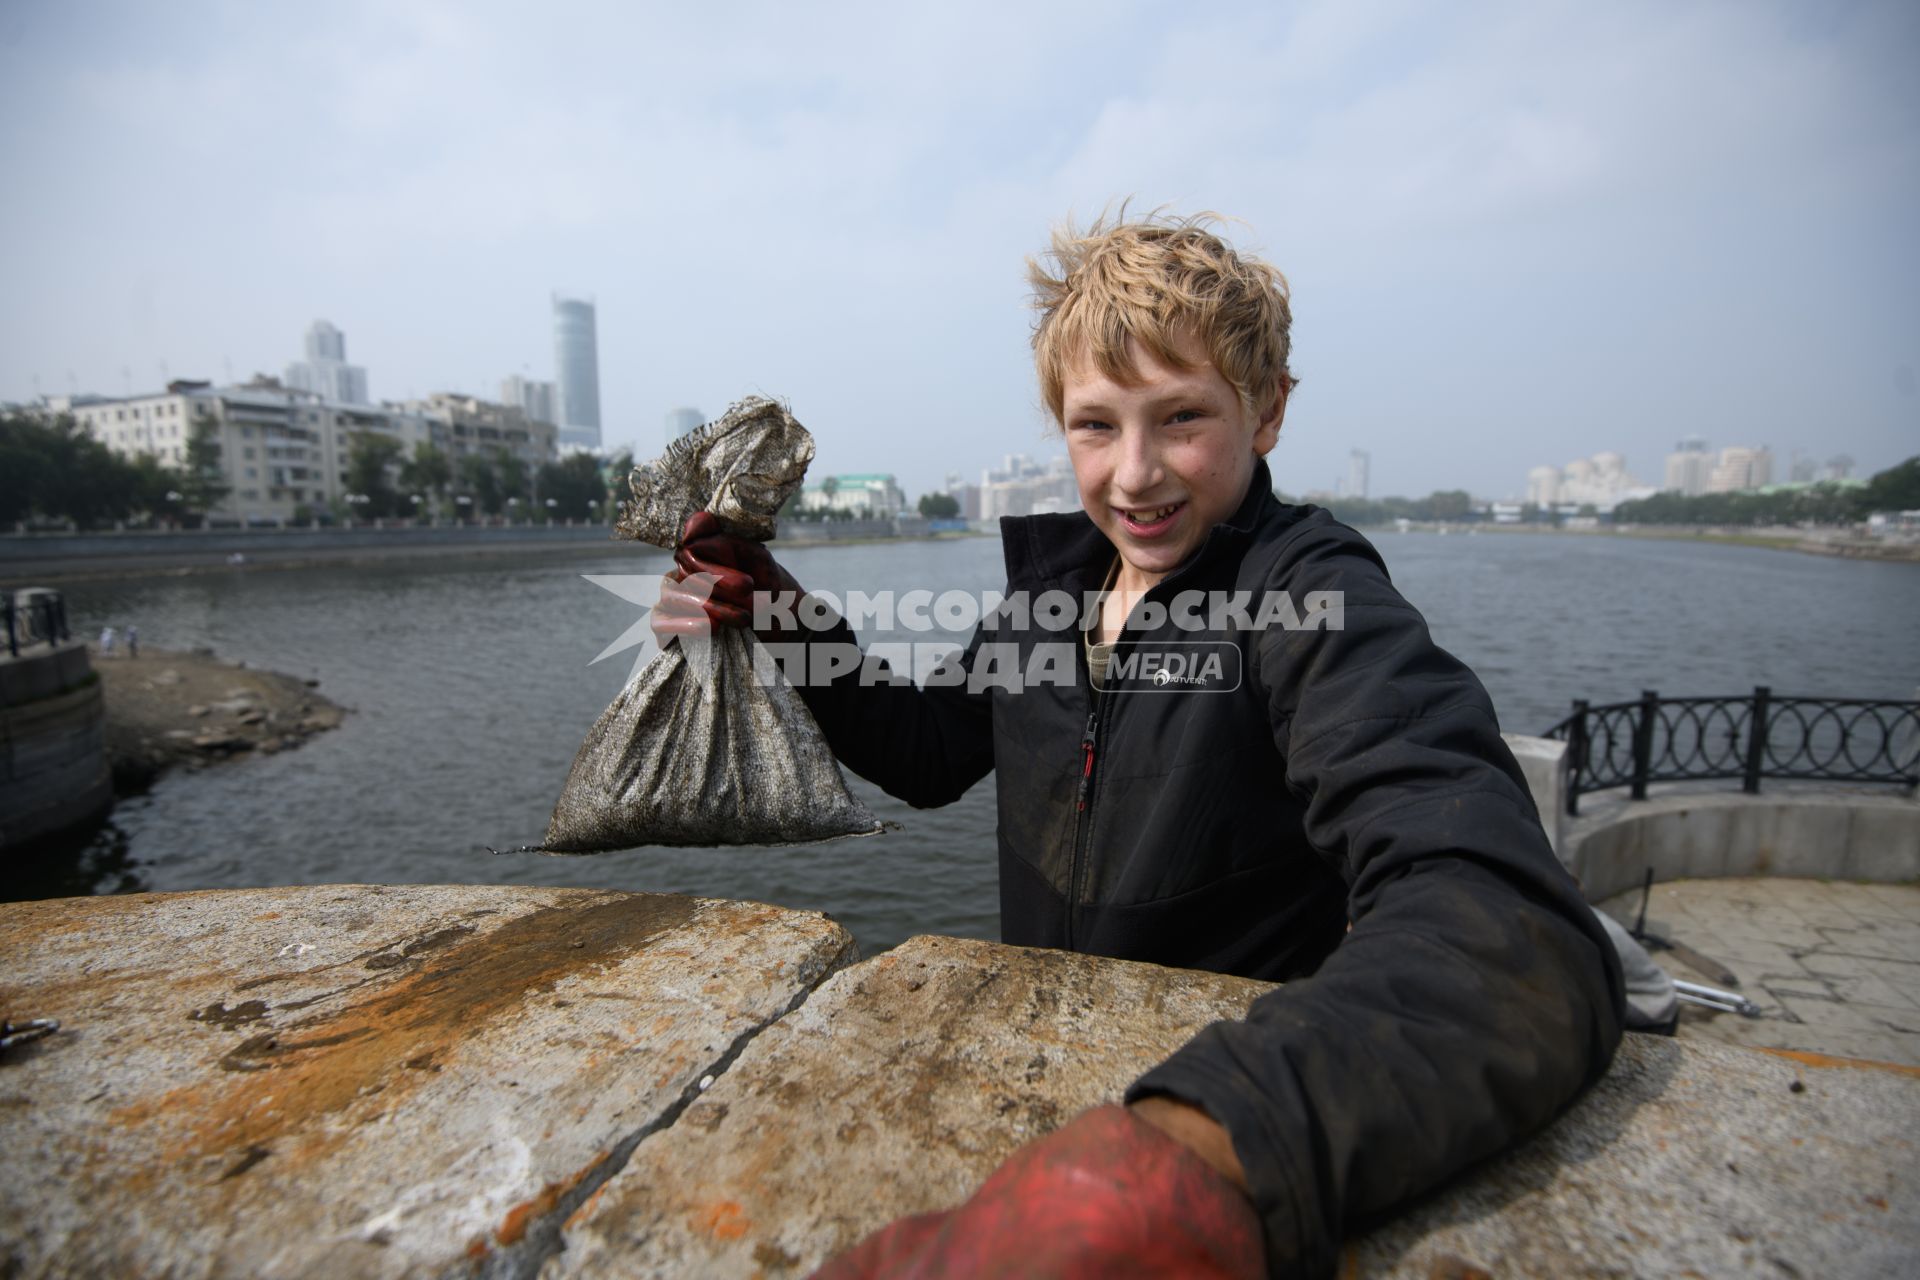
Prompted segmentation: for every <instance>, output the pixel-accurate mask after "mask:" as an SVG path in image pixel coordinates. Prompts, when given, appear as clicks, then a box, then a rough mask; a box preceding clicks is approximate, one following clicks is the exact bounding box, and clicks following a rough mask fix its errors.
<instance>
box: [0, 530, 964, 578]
mask: <svg viewBox="0 0 1920 1280" xmlns="http://www.w3.org/2000/svg"><path fill="white" fill-rule="evenodd" d="M867 523H868V524H873V523H877V522H867ZM823 533H824V530H823V529H822V528H821V527H820V526H815V525H801V526H797V527H796V529H795V530H794V531H793V532H792V533H789V534H785V535H783V536H781V537H780V538H778V539H777V540H776V542H775V546H776V547H778V548H779V549H781V550H786V549H791V548H797V547H819V546H856V545H872V544H874V543H883V542H885V543H891V542H925V541H941V540H949V539H965V538H974V537H997V536H998V535H997V534H991V533H959V532H946V531H942V532H939V533H925V534H889V533H878V532H870V531H867V530H865V529H861V528H853V527H851V526H850V525H840V526H832V527H831V536H822V535H823ZM656 552H659V548H656V547H649V546H646V545H644V544H641V543H636V542H626V541H621V540H618V539H616V538H614V537H613V531H612V529H611V528H610V527H608V526H606V525H589V524H576V525H566V524H552V525H457V526H448V525H442V526H420V525H403V526H398V527H391V528H372V527H367V528H351V529H347V528H289V529H214V530H175V531H172V532H124V533H68V534H12V535H5V536H0V578H5V579H7V580H9V581H11V582H13V583H14V584H16V585H24V584H29V583H30V584H33V585H40V586H59V585H62V584H66V583H71V582H88V581H105V580H110V579H115V578H125V577H128V576H131V575H134V574H140V575H157V576H164V577H188V576H194V575H204V574H221V573H224V574H234V573H248V572H253V571H257V570H260V569H306V568H318V567H332V568H339V567H352V566H354V565H384V564H393V563H397V562H412V561H442V562H448V561H450V562H458V561H462V560H486V561H488V562H489V563H513V562H516V561H518V562H522V563H526V562H538V561H541V560H547V559H552V558H555V557H558V556H566V555H572V556H581V555H596V554H605V555H621V554H630V555H636V556H646V555H652V554H654V553H656Z"/></svg>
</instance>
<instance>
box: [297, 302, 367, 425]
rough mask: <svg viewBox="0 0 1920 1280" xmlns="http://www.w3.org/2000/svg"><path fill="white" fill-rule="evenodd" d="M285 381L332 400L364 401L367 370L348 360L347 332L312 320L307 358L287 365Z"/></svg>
mask: <svg viewBox="0 0 1920 1280" xmlns="http://www.w3.org/2000/svg"><path fill="white" fill-rule="evenodd" d="M286 385H287V386H288V387H291V388H292V389H294V390H295V391H310V392H312V393H313V394H314V395H316V396H318V397H320V399H322V400H329V401H332V402H333V403H335V404H367V403H370V401H369V398H368V395H367V371H366V370H365V369H363V368H361V367H360V366H359V365H357V364H348V363H347V335H346V334H344V333H342V332H340V330H338V329H336V328H334V327H333V325H331V324H329V323H327V322H326V321H325V320H315V321H314V322H313V325H312V327H311V328H309V329H308V330H307V358H306V359H305V360H303V361H295V362H294V363H292V364H290V365H288V366H287V370H286Z"/></svg>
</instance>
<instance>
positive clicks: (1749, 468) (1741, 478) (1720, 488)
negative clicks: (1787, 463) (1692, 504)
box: [1707, 445, 1773, 493]
mask: <svg viewBox="0 0 1920 1280" xmlns="http://www.w3.org/2000/svg"><path fill="white" fill-rule="evenodd" d="M1772 483H1773V454H1772V452H1771V451H1770V450H1768V449H1767V448H1765V447H1764V446H1762V447H1760V448H1750V447H1748V446H1746V445H1732V446H1730V447H1728V448H1725V449H1722V450H1721V451H1720V461H1719V463H1718V464H1717V465H1716V466H1715V467H1714V469H1713V475H1712V476H1711V477H1710V478H1709V479H1708V481H1707V492H1708V493H1740V492H1743V491H1745V490H1748V489H1760V488H1764V487H1765V486H1767V485H1769V484H1772Z"/></svg>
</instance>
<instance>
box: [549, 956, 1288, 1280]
mask: <svg viewBox="0 0 1920 1280" xmlns="http://www.w3.org/2000/svg"><path fill="white" fill-rule="evenodd" d="M1269 989H1270V988H1269V987H1268V986H1267V985H1266V984H1263V983H1256V982H1249V981H1246V980H1244V979H1239V978H1226V977H1220V976H1218V975H1214V974H1203V973H1192V972H1187V971H1183V970H1175V969H1163V968H1159V967H1158V966H1154V965H1147V964H1135V963H1129V962H1126V961H1118V960H1100V959H1095V958H1091V957H1086V956H1077V955H1070V954H1067V953H1065V952H1059V951H1042V950H1028V949H1024V948H1016V947H1005V946H999V945H996V944H993V943H985V942H970V941H963V940H960V939H954V938H913V939H910V940H909V941H907V942H906V943H904V944H902V945H901V946H899V947H896V948H895V949H894V950H892V951H890V952H887V953H886V954H885V955H881V956H876V957H875V958H873V959H871V960H867V961H864V962H863V963H861V964H859V965H857V966H855V967H854V968H851V969H847V970H844V971H843V972H841V973H840V974H838V975H836V976H835V977H834V978H833V979H832V980H830V981H828V982H827V983H825V984H824V985H823V986H822V987H821V988H820V990H818V991H817V992H815V993H814V995H813V996H812V997H811V998H809V999H808V1001H807V1003H806V1004H805V1005H803V1006H801V1008H799V1009H798V1010H796V1011H795V1012H794V1013H792V1014H790V1015H788V1016H787V1017H786V1018H784V1019H782V1020H781V1021H780V1023H778V1024H777V1025H776V1026H774V1027H772V1028H770V1029H769V1030H768V1031H767V1032H766V1033H765V1034H764V1035H762V1036H760V1037H759V1038H758V1039H756V1040H755V1041H754V1043H753V1044H751V1045H749V1046H748V1048H747V1050H746V1052H745V1053H743V1054H742V1055H741V1056H740V1060H739V1061H738V1062H736V1063H734V1065H733V1067H732V1069H731V1070H729V1071H728V1072H727V1074H726V1075H725V1076H723V1077H721V1078H720V1080H719V1081H718V1082H717V1083H716V1084H715V1085H714V1086H713V1088H711V1089H709V1090H708V1091H707V1092H706V1094H705V1095H704V1096H703V1097H702V1098H701V1099H700V1101H699V1102H697V1103H695V1104H694V1105H693V1106H691V1107H689V1108H688V1109H687V1112H686V1114H685V1115H684V1116H682V1117H681V1118H680V1121H679V1123H677V1124H676V1125H674V1127H673V1128H672V1129H671V1130H670V1131H668V1132H665V1133H661V1134H658V1135H656V1136H655V1137H653V1138H651V1139H649V1140H647V1141H646V1142H643V1143H642V1144H641V1145H640V1146H639V1148H637V1149H636V1150H635V1152H634V1155H633V1159H632V1160H631V1161H630V1162H629V1164H628V1165H627V1167H626V1168H625V1169H624V1170H622V1171H621V1173H620V1174H619V1175H617V1176H616V1177H615V1178H613V1179H612V1180H611V1181H610V1182H608V1183H607V1185H606V1186H605V1187H604V1188H602V1189H601V1191H600V1193H599V1194H598V1195H597V1196H596V1198H595V1200H594V1201H593V1202H592V1203H591V1204H590V1205H588V1206H587V1208H586V1209H585V1210H584V1211H583V1212H582V1213H581V1214H579V1215H577V1216H576V1218H575V1219H574V1220H573V1221H571V1222H569V1223H568V1225H567V1229H566V1231H565V1233H564V1240H565V1244H566V1249H565V1251H564V1252H563V1253H561V1254H560V1255H559V1256H558V1257H556V1258H555V1259H554V1260H553V1261H552V1262H550V1263H549V1264H548V1266H547V1269H546V1270H545V1271H543V1272H542V1276H543V1277H545V1278H546V1280H556V1278H557V1277H563V1276H567V1277H594V1276H603V1275H627V1276H678V1275H716V1276H749V1275H765V1276H768V1277H773V1276H791V1275H805V1274H806V1273H807V1272H808V1271H810V1270H812V1269H813V1268H815V1267H817V1266H818V1265H819V1264H820V1263H821V1262H822V1261H823V1260H825V1259H826V1258H827V1257H829V1256H830V1255H832V1254H834V1253H837V1252H839V1251H840V1250H842V1249H845V1248H847V1247H849V1246H851V1245H852V1244H854V1243H855V1242H856V1241H857V1240H859V1239H860V1237H862V1236H864V1235H865V1234H867V1233H868V1232H869V1231H872V1230H873V1229H875V1228H876V1227H879V1226H882V1225H884V1224H885V1223H887V1222H889V1221H891V1220H892V1219H894V1218H896V1217H898V1216H900V1215H901V1214H907V1213H920V1212H925V1211H927V1210H932V1209H943V1208H948V1207H951V1206H952V1205H954V1204H957V1203H959V1202H960V1201H962V1200H964V1199H966V1197H967V1196H968V1195H969V1194H971V1193H972V1191H973V1189H974V1188H975V1187H976V1186H978V1185H979V1184H980V1182H981V1181H982V1180H984V1179H985V1178H986V1176H987V1174H988V1173H990V1172H991V1171H992V1170H993V1168H994V1167H995V1166H996V1165H998V1164H999V1163H1000V1162H1001V1161H1002V1160H1004V1159H1005V1158H1006V1157H1007V1156H1008V1155H1010V1154H1012V1152H1013V1151H1014V1150H1015V1149H1016V1148H1017V1147H1018V1146H1020V1145H1021V1144H1022V1143H1024V1142H1026V1141H1027V1140H1029V1139H1031V1138H1037V1137H1039V1136H1041V1135H1042V1134H1044V1133H1047V1132H1049V1131H1050V1130H1052V1129H1053V1128H1055V1127H1056V1126H1058V1125H1059V1124H1061V1123H1062V1122H1064V1121H1066V1120H1069V1119H1071V1118H1072V1117H1073V1116H1075V1115H1076V1114H1078V1113H1079V1112H1081V1111H1083V1110H1085V1109H1087V1108H1088V1107H1092V1106H1097V1105H1099V1104H1101V1103H1105V1102H1114V1101H1118V1100H1119V1097H1120V1095H1121V1093H1122V1092H1123V1091H1124V1090H1125V1088H1126V1086H1127V1085H1128V1084H1129V1083H1131V1082H1132V1081H1133V1079H1134V1078H1135V1077H1136V1076H1138V1075H1139V1074H1141V1073H1142V1072H1144V1071H1145V1070H1146V1069H1147V1068H1149V1067H1151V1066H1153V1065H1154V1064H1155V1063H1157V1062H1159V1061H1160V1060H1161V1059H1162V1058H1164V1057H1166V1056H1167V1055H1168V1054H1170V1053H1172V1052H1173V1050H1175V1049H1177V1048H1179V1047H1180V1045H1182V1044H1184V1043H1185V1042H1186V1041H1187V1040H1188V1039H1189V1038H1190V1037H1191V1036H1192V1035H1193V1034H1194V1033H1195V1032H1197V1031H1199V1030H1200V1029H1201V1028H1202V1027H1204V1026H1206V1025H1207V1024H1208V1023H1210V1022H1214V1021H1217V1020H1219V1019H1222V1018H1237V1017H1239V1016H1241V1015H1242V1014H1243V1013H1244V1012H1245V1010H1246V1007H1247V1005H1248V1004H1250V1003H1251V1002H1252V1000H1253V999H1254V998H1255V997H1256V996H1257V995H1259V994H1260V993H1261V992H1263V991H1266V990H1269Z"/></svg>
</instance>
